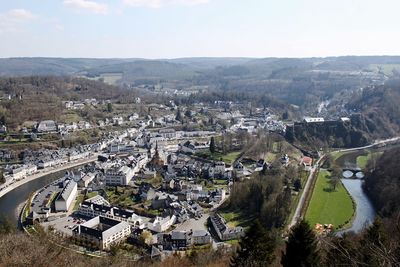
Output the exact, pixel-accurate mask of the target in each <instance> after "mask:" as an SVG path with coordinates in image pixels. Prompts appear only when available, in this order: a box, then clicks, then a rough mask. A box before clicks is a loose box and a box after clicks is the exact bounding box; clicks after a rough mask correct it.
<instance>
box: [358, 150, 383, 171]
mask: <svg viewBox="0 0 400 267" xmlns="http://www.w3.org/2000/svg"><path fill="white" fill-rule="evenodd" d="M382 153H383V152H375V153H371V152H368V154H367V155H363V156H358V157H357V166H358V167H360V168H361V169H365V167H367V164H368V161H369V160H370V159H371V158H372V157H373V156H376V157H379V156H380V155H382Z"/></svg>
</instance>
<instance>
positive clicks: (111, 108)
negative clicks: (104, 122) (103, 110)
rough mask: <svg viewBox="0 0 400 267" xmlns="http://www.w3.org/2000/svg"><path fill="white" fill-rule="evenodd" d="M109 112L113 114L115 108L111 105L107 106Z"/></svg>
mask: <svg viewBox="0 0 400 267" xmlns="http://www.w3.org/2000/svg"><path fill="white" fill-rule="evenodd" d="M107 111H108V113H111V112H113V106H112V104H111V103H108V104H107Z"/></svg>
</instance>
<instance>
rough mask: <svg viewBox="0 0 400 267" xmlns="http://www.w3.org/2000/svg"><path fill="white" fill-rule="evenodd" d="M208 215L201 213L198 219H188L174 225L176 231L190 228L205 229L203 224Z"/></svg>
mask: <svg viewBox="0 0 400 267" xmlns="http://www.w3.org/2000/svg"><path fill="white" fill-rule="evenodd" d="M208 217H209V215H208V214H203V215H202V216H201V217H200V218H199V219H197V220H196V219H193V218H191V219H189V220H187V221H185V222H183V223H181V224H179V225H177V226H176V228H175V229H176V230H177V231H190V230H207V228H206V226H205V224H206V222H207V219H208Z"/></svg>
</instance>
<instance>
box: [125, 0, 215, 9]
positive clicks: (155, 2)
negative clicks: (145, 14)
mask: <svg viewBox="0 0 400 267" xmlns="http://www.w3.org/2000/svg"><path fill="white" fill-rule="evenodd" d="M209 2H210V0H123V3H124V4H125V5H128V6H134V7H149V8H160V7H164V6H170V5H183V6H195V5H200V4H207V3H209Z"/></svg>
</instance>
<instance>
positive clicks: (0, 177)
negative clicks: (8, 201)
mask: <svg viewBox="0 0 400 267" xmlns="http://www.w3.org/2000/svg"><path fill="white" fill-rule="evenodd" d="M5 182H6V178H4V173H3V171H2V170H0V184H4V183H5Z"/></svg>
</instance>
